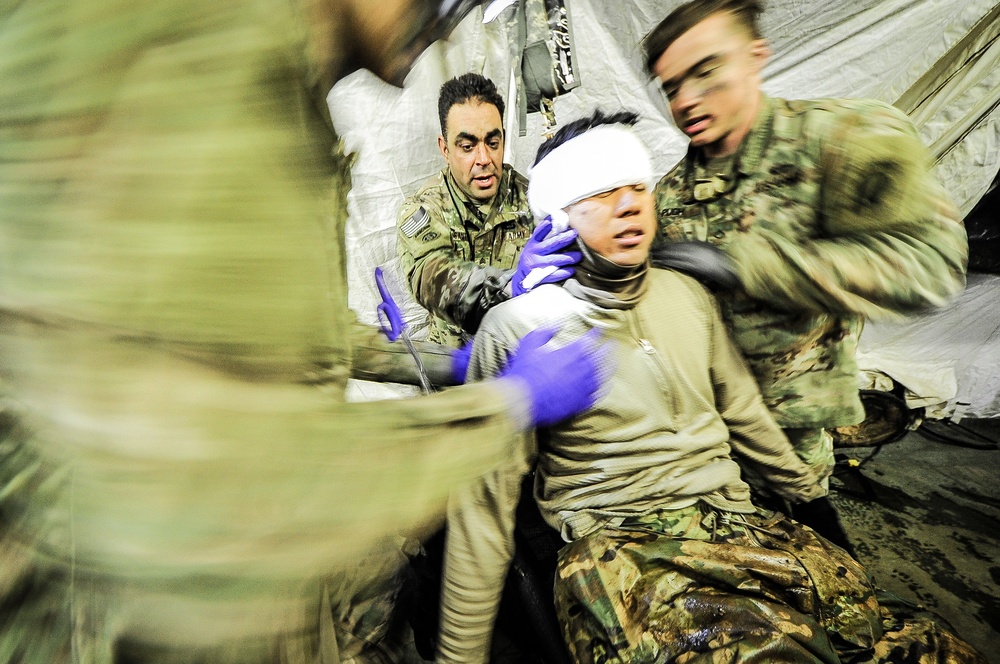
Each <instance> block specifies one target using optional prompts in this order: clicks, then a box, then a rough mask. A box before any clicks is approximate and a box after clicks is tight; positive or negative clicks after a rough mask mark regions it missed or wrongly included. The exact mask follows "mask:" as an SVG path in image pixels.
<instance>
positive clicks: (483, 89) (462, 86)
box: [438, 72, 504, 136]
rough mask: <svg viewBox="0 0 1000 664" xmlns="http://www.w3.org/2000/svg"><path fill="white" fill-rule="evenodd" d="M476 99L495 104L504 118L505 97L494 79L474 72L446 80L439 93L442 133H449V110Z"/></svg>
mask: <svg viewBox="0 0 1000 664" xmlns="http://www.w3.org/2000/svg"><path fill="white" fill-rule="evenodd" d="M470 100H475V101H478V102H480V103H483V104H493V105H494V106H496V109H497V110H498V111H500V119H501V121H502V120H503V108H504V106H503V97H501V96H500V93H499V92H497V86H496V85H494V84H493V81H491V80H490V79H488V78H486V77H485V76H481V75H479V74H474V73H472V72H470V73H468V74H462V75H461V76H456V77H455V78H453V79H451V80H450V81H446V82H445V84H444V85H442V86H441V92H439V93H438V119H439V120H440V121H441V135H442V136H447V135H448V111H450V110H451V107H452V106H455V105H456V104H464V103H466V102H468V101H470Z"/></svg>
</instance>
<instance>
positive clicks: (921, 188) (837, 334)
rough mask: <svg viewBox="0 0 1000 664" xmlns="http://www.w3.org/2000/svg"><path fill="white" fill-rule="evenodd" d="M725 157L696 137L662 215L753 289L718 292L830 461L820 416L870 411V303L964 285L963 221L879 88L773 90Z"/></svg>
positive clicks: (802, 445)
mask: <svg viewBox="0 0 1000 664" xmlns="http://www.w3.org/2000/svg"><path fill="white" fill-rule="evenodd" d="M728 161H729V163H728V164H726V165H724V166H723V167H722V168H721V169H720V170H716V168H713V167H712V166H715V165H714V164H713V165H709V164H706V162H705V160H704V156H703V155H702V154H701V152H700V151H699V150H697V149H694V148H691V149H689V151H688V154H687V156H686V157H685V159H684V160H683V161H682V162H681V163H680V164H678V165H677V166H676V167H675V168H674V169H673V170H672V171H670V172H669V173H668V174H667V175H665V176H664V177H663V178H662V179H661V180H660V182H659V184H658V185H657V189H656V198H657V201H656V204H657V211H658V214H659V219H660V225H661V227H662V231H663V234H664V235H665V236H666V239H667V240H670V241H682V240H697V241H702V242H708V243H710V244H712V245H714V246H717V247H719V248H721V249H722V250H724V251H725V252H726V253H727V254H728V255H729V256H730V257H731V258H732V260H733V263H734V267H735V269H736V271H737V273H738V275H739V278H740V282H741V285H742V290H740V291H738V292H733V293H724V294H720V295H719V299H720V303H721V305H722V310H723V316H724V318H725V320H726V322H727V324H728V325H729V327H730V329H731V331H732V333H733V336H734V340H735V342H736V344H737V346H738V347H739V348H740V349H741V350H742V352H743V354H744V356H745V357H746V359H747V361H748V363H749V364H750V367H751V369H752V371H753V373H754V375H755V376H756V378H757V381H758V383H759V385H760V388H761V392H762V393H763V395H764V401H765V403H766V404H767V405H768V407H769V408H770V410H771V412H772V413H773V414H774V416H775V419H776V420H777V421H778V423H779V424H780V425H781V426H782V427H783V428H785V429H786V430H788V433H789V437H790V438H792V439H793V443H796V444H797V451H798V452H799V454H800V456H802V457H803V459H804V460H806V461H807V462H809V463H811V464H812V465H814V466H815V467H817V468H818V469H821V470H822V469H825V471H826V472H829V470H830V469H832V463H833V458H832V444H831V442H830V439H829V436H828V434H826V432H824V431H821V430H820V429H821V428H823V427H837V426H843V425H848V424H854V423H857V422H859V421H860V420H861V419H862V418H863V416H864V411H863V409H862V406H861V402H860V399H859V397H858V381H857V364H856V361H855V352H856V350H857V344H858V336H859V335H860V333H861V329H862V325H863V319H864V317H865V316H871V317H876V316H882V317H885V316H888V315H894V314H899V313H908V312H915V311H919V310H921V309H923V308H927V307H932V306H939V305H941V304H943V303H945V302H947V301H948V300H949V299H950V298H952V297H954V296H955V295H956V294H957V293H959V292H961V290H962V288H963V287H964V284H965V266H966V258H967V253H968V244H967V239H966V235H965V230H964V227H963V226H962V223H961V221H960V218H959V216H958V213H957V211H956V209H955V208H954V206H953V205H952V203H951V202H950V201H949V200H948V197H947V195H946V194H945V192H944V190H943V188H942V187H941V185H940V184H938V183H937V182H936V181H935V180H934V178H933V177H932V176H931V174H930V170H929V166H930V165H929V161H928V156H927V154H926V150H925V149H924V147H923V146H922V145H921V144H920V141H919V138H918V136H917V134H916V132H915V130H914V128H913V126H912V124H911V123H910V122H909V121H908V120H907V119H906V117H905V116H904V115H903V114H902V113H900V112H899V111H898V110H896V109H894V108H892V107H890V106H887V105H885V104H882V103H880V102H876V101H862V100H857V101H848V100H817V101H785V100H781V99H771V98H768V97H763V99H762V109H761V111H760V113H759V115H758V118H757V120H756V122H755V124H754V126H753V128H752V130H751V132H750V133H749V134H748V135H747V137H746V138H745V139H744V140H743V143H742V145H741V147H740V149H739V151H738V152H737V154H736V155H735V156H734V157H733V158H732V159H730V160H728ZM793 430H795V431H793Z"/></svg>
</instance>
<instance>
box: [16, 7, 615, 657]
mask: <svg viewBox="0 0 1000 664" xmlns="http://www.w3.org/2000/svg"><path fill="white" fill-rule="evenodd" d="M427 9H428V10H430V11H431V13H432V14H433V13H435V11H436V8H435V7H431V6H428V7H427ZM417 14H418V12H416V11H415V10H414V7H413V6H412V5H411V3H410V2H407V1H404V0H400V1H393V0H379V1H378V2H368V1H362V0H352V1H348V0H328V1H326V2H322V1H321V2H308V1H303V2H301V3H296V2H284V1H278V0H265V1H263V2H238V1H234V0H219V1H217V2H208V3H205V2H194V1H193V0H166V1H164V2H158V3H138V2H131V1H126V0H109V2H102V3H96V4H95V3H93V2H91V1H90V0H48V1H46V0H39V1H38V2H32V3H16V4H14V5H11V6H10V7H8V8H7V9H6V10H5V12H4V15H3V18H2V19H0V72H2V75H0V80H3V81H4V85H3V86H2V89H0V183H2V185H0V252H2V254H0V265H2V266H3V267H2V270H3V275H2V279H0V335H2V338H0V370H2V372H3V376H4V380H5V381H6V387H7V390H8V399H7V402H6V405H7V408H6V410H5V411H4V416H5V424H6V426H7V428H8V435H7V437H6V439H5V440H4V443H3V445H2V447H0V450H2V456H0V556H2V561H0V562H2V568H3V570H4V575H3V584H2V586H0V661H5V662H6V661H11V662H13V661H17V662H29V663H38V664H42V663H44V664H51V663H53V662H70V661H72V662H88V663H89V662H97V663H107V662H145V661H150V662H158V663H159V662H211V663H212V664H217V663H225V662H240V663H247V662H249V663H253V662H270V661H281V662H305V661H310V662H311V661H324V662H336V661H338V660H339V653H338V644H337V640H336V638H335V637H334V636H333V629H332V617H331V614H330V609H329V602H328V599H327V596H328V595H330V594H334V593H337V592H339V589H338V588H337V587H336V586H335V585H334V584H333V583H331V582H328V579H329V573H330V572H331V571H333V570H336V569H343V568H345V567H348V566H350V565H353V564H354V563H356V561H357V560H358V559H360V558H361V557H362V556H363V555H364V553H365V551H366V549H367V548H368V547H369V546H370V545H371V544H372V543H373V542H376V541H378V540H379V539H380V538H381V537H383V536H384V535H386V534H389V533H392V532H396V531H398V530H401V529H404V528H413V527H417V526H419V525H420V524H421V523H425V522H427V521H428V520H431V517H433V516H434V515H435V514H437V513H438V512H440V510H441V509H442V505H443V502H444V498H445V496H446V495H447V492H448V490H449V488H450V487H451V486H453V485H454V484H455V483H456V482H458V481H461V480H463V479H466V478H469V477H473V476H475V475H477V474H479V473H481V472H483V471H485V470H487V469H489V468H491V467H493V466H495V465H497V464H498V463H501V462H505V461H507V460H509V459H510V457H511V455H514V456H517V455H520V454H523V450H522V449H521V448H520V445H519V443H520V437H519V436H518V435H516V434H518V433H519V432H520V431H521V430H523V429H524V428H526V427H528V426H532V425H535V424H541V423H544V422H546V421H549V420H551V421H555V420H559V419H562V418H564V417H566V416H568V415H570V414H572V413H573V412H576V411H578V410H580V409H581V408H584V407H586V406H587V405H589V404H590V403H591V402H592V401H593V398H594V393H595V391H596V389H597V387H598V383H599V376H598V374H597V372H596V368H595V367H596V365H597V364H598V362H599V357H595V353H596V351H595V350H594V345H595V344H594V342H593V340H588V341H586V342H584V343H582V344H577V345H575V346H569V347H563V348H561V349H559V350H558V351H547V350H545V349H542V348H541V346H542V345H543V344H544V343H545V341H546V339H547V337H546V335H545V334H544V333H543V334H541V335H540V336H539V337H536V338H535V339H533V340H532V341H531V342H530V343H527V344H526V346H528V347H527V348H523V349H522V350H521V352H519V353H518V355H517V356H515V357H514V358H513V359H512V360H511V364H510V367H509V368H508V371H507V373H506V375H505V376H504V378H501V379H499V380H497V381H493V382H491V383H485V384H481V385H476V386H470V387H465V388H459V389H456V390H452V391H449V392H448V393H445V394H439V395H434V396H432V397H427V398H423V399H418V400H412V401H392V402H387V403H364V404H346V403H344V402H343V389H344V385H345V383H346V380H347V378H348V376H349V374H350V373H351V371H352V367H353V369H354V370H355V372H356V373H357V374H359V375H364V376H365V377H377V376H378V375H379V374H380V372H383V371H385V370H389V369H391V368H392V367H393V366H394V363H393V362H392V361H391V360H389V361H386V360H385V359H384V357H383V359H379V358H378V357H374V356H373V355H372V354H371V351H372V349H373V348H375V347H378V346H379V345H380V343H381V342H379V341H378V340H377V338H376V336H375V335H374V333H373V331H365V330H362V329H360V328H359V327H358V326H357V325H356V323H355V322H354V318H353V315H352V314H351V313H350V311H349V310H348V308H347V304H346V295H347V293H346V279H345V274H344V262H343V259H344V246H343V230H344V223H345V221H346V198H345V197H346V193H347V189H348V186H349V181H350V180H349V161H348V159H347V158H346V157H345V155H344V154H343V153H342V151H341V149H340V147H339V146H338V145H337V141H336V137H335V136H334V135H333V133H332V130H331V127H330V121H329V117H328V116H327V115H326V114H327V111H326V106H325V103H324V98H325V95H326V92H327V91H328V89H329V87H330V86H331V85H332V84H333V82H335V81H336V80H337V79H338V78H339V77H340V76H342V75H344V74H345V73H348V72H350V71H352V70H354V69H356V68H358V67H361V66H367V67H370V68H372V69H373V70H375V71H376V72H381V73H383V75H386V76H389V77H393V78H395V77H396V76H395V75H398V73H399V72H400V71H401V69H400V67H401V64H402V63H403V62H404V61H405V60H406V57H405V53H404V50H405V49H404V48H403V46H404V45H406V44H410V43H412V41H411V38H412V37H413V36H414V35H413V34H412V32H413V30H412V26H414V25H421V24H422V21H423V17H422V16H418V15H417ZM596 354H597V355H599V353H596ZM560 372H563V373H562V375H561V376H560V375H559V374H560ZM557 379H558V380H557ZM562 380H565V381H566V385H565V386H563V385H561V382H560V381H562ZM321 388H323V389H321ZM554 393H558V398H553V396H552V395H553V394H554Z"/></svg>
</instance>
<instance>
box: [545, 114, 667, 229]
mask: <svg viewBox="0 0 1000 664" xmlns="http://www.w3.org/2000/svg"><path fill="white" fill-rule="evenodd" d="M528 176H529V182H528V205H529V206H530V207H531V212H532V214H534V215H535V223H536V224H537V223H540V222H541V221H543V220H544V219H546V218H549V217H551V218H552V233H558V232H561V231H564V230H566V229H567V228H568V227H569V216H568V215H567V214H566V212H565V208H567V207H568V206H570V205H572V204H573V203H576V202H577V201H581V200H583V199H584V198H588V197H590V196H594V195H596V194H600V193H603V192H605V191H611V190H612V189H617V188H618V187H624V186H626V185H633V184H644V185H646V187H647V188H649V189H652V188H653V184H654V181H653V166H652V160H651V158H650V155H649V150H648V149H647V148H646V146H645V144H644V143H643V142H642V139H640V138H639V135H638V134H636V132H635V131H634V130H633V129H632V128H631V127H629V126H627V125H623V124H607V125H600V126H598V127H595V128H593V129H590V130H589V131H586V132H584V133H583V134H580V135H579V136H575V137H574V138H571V139H570V140H568V141H566V142H565V143H563V144H562V145H560V146H558V147H557V148H555V149H554V150H552V151H551V152H549V153H548V154H547V155H545V156H544V157H542V159H541V160H540V161H539V162H538V163H537V164H535V165H534V166H533V167H532V168H531V170H529V171H528Z"/></svg>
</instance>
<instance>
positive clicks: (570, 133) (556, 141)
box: [534, 109, 639, 164]
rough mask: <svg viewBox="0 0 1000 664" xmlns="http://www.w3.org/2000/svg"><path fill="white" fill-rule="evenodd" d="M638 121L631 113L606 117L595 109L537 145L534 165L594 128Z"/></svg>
mask: <svg viewBox="0 0 1000 664" xmlns="http://www.w3.org/2000/svg"><path fill="white" fill-rule="evenodd" d="M638 121H639V114H638V113H635V112H633V111H618V112H617V113H611V114H610V115H607V114H605V113H604V111H602V110H601V109H597V110H596V111H594V112H593V113H592V114H591V115H589V116H587V117H585V118H580V119H579V120H574V121H573V122H570V123H569V124H567V125H564V126H563V127H561V128H560V129H559V131H557V132H556V133H555V134H553V135H552V138H550V139H548V140H546V141H545V142H544V143H542V144H541V145H539V146H538V152H536V153H535V162H534V163H536V164H537V163H538V162H540V161H541V160H542V159H543V158H544V157H545V155H547V154H548V153H550V152H552V151H553V150H555V149H556V148H557V147H559V146H560V145H562V144H563V143H565V142H566V141H568V140H570V139H573V138H576V137H577V136H579V135H580V134H584V133H586V132H588V131H590V130H591V129H593V128H594V127H600V126H601V125H610V124H622V125H627V126H629V127H631V126H632V125H634V124H635V123H636V122H638Z"/></svg>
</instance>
